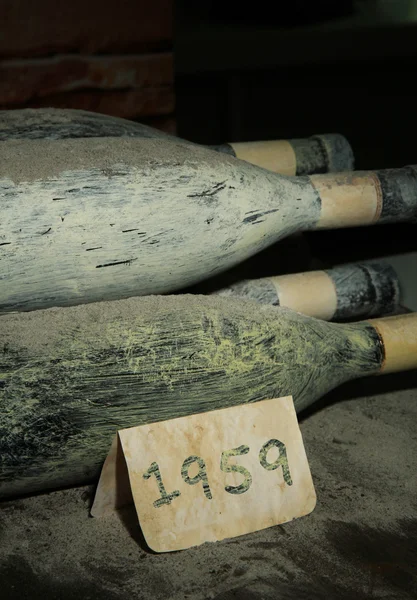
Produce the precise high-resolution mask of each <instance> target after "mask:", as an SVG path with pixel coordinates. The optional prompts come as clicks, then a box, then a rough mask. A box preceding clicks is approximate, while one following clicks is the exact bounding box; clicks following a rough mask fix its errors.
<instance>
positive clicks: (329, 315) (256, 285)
mask: <svg viewBox="0 0 417 600" xmlns="http://www.w3.org/2000/svg"><path fill="white" fill-rule="evenodd" d="M212 293H213V294H216V295H219V296H226V297H229V298H231V297H240V298H246V299H250V300H254V301H255V302H260V303H263V304H271V305H273V306H286V307H287V308H291V309H292V310H295V311H297V312H301V313H303V314H305V315H310V316H311V317H316V318H317V319H324V320H326V321H344V320H346V319H358V318H362V319H364V318H368V317H372V316H381V315H389V314H391V313H394V312H395V311H396V310H397V309H398V308H399V302H400V296H401V290H400V282H399V279H398V275H397V273H396V271H395V269H394V268H393V267H392V266H391V265H390V264H389V263H386V262H383V261H376V262H364V263H352V264H346V265H339V266H336V267H333V268H331V269H324V270H319V271H306V272H301V273H289V274H287V275H277V276H272V277H262V278H259V279H248V280H244V281H238V282H237V283H234V284H232V285H230V286H228V287H225V288H222V289H220V290H215V291H214V292H212Z"/></svg>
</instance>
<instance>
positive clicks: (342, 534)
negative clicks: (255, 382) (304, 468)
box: [0, 371, 417, 600]
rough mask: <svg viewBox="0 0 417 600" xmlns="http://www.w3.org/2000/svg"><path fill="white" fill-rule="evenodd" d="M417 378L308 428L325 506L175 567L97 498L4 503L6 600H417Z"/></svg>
mask: <svg viewBox="0 0 417 600" xmlns="http://www.w3.org/2000/svg"><path fill="white" fill-rule="evenodd" d="M416 401H417V372H415V371H413V372H409V373H398V374H396V375H386V376H381V377H374V378H368V379H366V380H362V381H360V382H355V383H354V384H349V385H345V386H343V387H342V388H339V389H338V390H336V391H335V392H333V393H332V394H330V395H328V396H327V397H326V398H324V399H323V401H322V402H321V403H320V405H319V406H318V405H315V406H314V408H313V409H312V410H311V411H310V413H309V414H304V415H301V416H300V422H301V430H302V434H303V438H304V442H305V446H306V451H307V455H308V457H309V460H310V467H311V470H312V476H313V480H314V483H315V487H316V492H317V496H318V501H317V506H316V509H315V510H314V512H313V513H311V514H310V515H308V516H306V517H304V518H301V519H297V520H294V521H292V522H291V523H288V524H285V525H283V526H278V527H273V528H270V529H266V530H263V531H260V532H257V533H254V534H250V535H246V536H242V537H239V538H234V539H229V540H225V541H223V542H218V543H214V544H206V545H203V546H199V547H197V548H191V549H189V550H186V551H182V552H176V553H172V554H166V555H157V554H152V553H151V552H149V551H148V550H147V549H146V548H145V547H144V543H143V540H142V539H141V536H140V530H139V527H138V523H137V520H136V518H135V513H134V511H133V510H132V509H130V508H129V509H126V510H125V511H124V512H123V513H122V514H121V515H120V516H112V517H108V518H106V519H102V520H101V519H93V518H91V517H90V516H89V506H90V504H91V502H92V498H93V494H94V488H93V487H83V488H76V489H71V490H65V491H57V492H52V493H49V494H44V495H39V496H36V497H35V496H34V497H29V498H25V499H20V500H15V501H8V502H3V503H1V504H0V581H1V597H2V599H4V600H14V599H18V598H19V600H20V599H22V598H31V599H32V600H37V599H38V598H39V599H40V598H42V599H46V598H48V599H49V598H51V599H55V598H56V599H58V598H59V599H60V600H72V599H77V600H78V599H79V598H83V599H84V600H95V599H99V598H100V599H101V600H121V599H123V600H124V599H125V598H126V599H127V598H128V599H129V600H131V599H135V598H140V599H144V600H147V599H148V598H149V599H152V600H159V599H160V600H165V599H172V600H183V599H185V598H193V599H194V598H195V599H196V600H206V599H207V600H208V599H212V600H234V599H242V600H261V599H263V600H272V599H274V600H275V599H290V598H291V599H292V598H297V599H298V600H322V599H323V600H324V599H326V600H332V599H335V600H336V599H338V600H344V599H351V598H355V599H356V600H362V599H365V598H366V599H368V598H376V599H378V598H381V599H384V600H397V599H398V600H408V599H410V600H411V599H415V598H416V597H417V518H416V515H417V478H416V476H415V473H416V462H417V425H416V423H417V402H416Z"/></svg>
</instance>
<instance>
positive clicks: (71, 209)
mask: <svg viewBox="0 0 417 600" xmlns="http://www.w3.org/2000/svg"><path fill="white" fill-rule="evenodd" d="M0 152H1V161H0V197H1V201H2V219H1V227H0V239H1V247H0V251H1V273H0V276H1V277H2V286H1V289H0V312H7V311H10V310H33V309H37V308H47V307H49V306H65V305H72V304H78V303H80V302H94V301H98V300H113V299H121V298H127V297H129V296H137V295H139V296H143V295H149V294H165V293H170V292H173V291H176V290H180V289H181V288H186V287H188V286H191V285H193V284H196V283H198V282H200V281H202V280H204V279H207V278H209V277H212V276H214V275H215V274H219V273H221V272H224V271H225V270H226V269H228V268H230V267H232V266H234V265H237V264H238V263H240V262H242V261H243V260H245V259H247V258H248V257H250V256H253V255H255V254H256V253H257V252H259V251H261V250H263V249H265V248H267V247H268V246H270V245H272V244H273V243H275V242H277V241H278V240H280V239H282V238H284V237H286V236H289V235H290V234H292V233H296V232H298V231H305V230H313V229H323V228H337V227H351V226H354V225H356V226H358V225H373V224H376V223H390V222H399V221H411V220H413V219H415V218H416V216H417V179H416V169H415V167H412V166H410V167H405V168H398V169H387V170H380V171H369V172H358V171H354V172H349V173H336V174H331V173H327V174H324V175H310V176H302V177H289V176H284V175H280V174H277V173H272V172H271V171H268V170H266V169H261V168H259V167H257V166H255V165H251V164H249V163H246V162H245V161H240V160H236V159H235V158H233V157H231V156H228V155H226V154H222V153H218V152H212V151H210V150H207V149H205V148H197V147H191V146H187V145H185V144H180V143H176V142H173V141H171V140H169V141H168V140H166V139H164V140H160V139H139V138H88V139H65V140H23V141H21V140H19V141H17V140H12V141H7V142H2V143H1V146H0Z"/></svg>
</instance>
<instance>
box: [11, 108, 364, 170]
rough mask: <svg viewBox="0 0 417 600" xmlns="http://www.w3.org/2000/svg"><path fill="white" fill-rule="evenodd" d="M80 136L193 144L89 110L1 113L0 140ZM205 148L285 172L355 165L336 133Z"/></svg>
mask: <svg viewBox="0 0 417 600" xmlns="http://www.w3.org/2000/svg"><path fill="white" fill-rule="evenodd" d="M82 137H140V138H160V139H171V140H173V141H177V142H178V143H184V144H189V145H191V146H195V145H196V144H195V143H193V142H189V141H188V140H184V139H181V138H178V137H177V136H173V135H171V134H168V133H165V132H163V131H161V130H159V129H155V128H153V127H150V126H149V125H143V124H142V123H136V122H135V121H130V120H128V119H121V118H118V117H111V116H108V115H102V114H100V113H94V112H91V111H84V110H77V109H65V108H25V109H18V110H3V111H0V141H6V140H24V139H32V140H35V139H49V140H57V139H65V138H82ZM196 146H197V147H198V146H199V145H196ZM206 147H207V148H209V149H211V150H214V151H217V152H224V153H226V154H230V155H231V156H234V157H236V158H239V159H241V160H245V161H247V162H249V163H252V164H255V165H257V166H259V167H262V168H264V169H269V170H271V171H274V172H276V173H282V174H283V175H310V174H313V173H330V172H336V171H352V170H353V169H354V155H353V151H352V148H351V146H350V144H349V142H348V140H347V139H346V138H345V137H344V136H343V135H341V134H339V133H330V134H317V135H312V136H310V137H308V138H295V139H289V140H265V141H255V142H233V143H226V144H219V145H211V146H206Z"/></svg>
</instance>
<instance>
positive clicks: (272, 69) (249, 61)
mask: <svg viewBox="0 0 417 600" xmlns="http://www.w3.org/2000/svg"><path fill="white" fill-rule="evenodd" d="M414 5H416V6H414ZM174 22H175V38H174V65H175V94H176V124H177V134H178V135H180V136H181V137H184V138H186V139H190V140H193V141H196V142H199V143H203V144H217V143H222V142H225V141H234V142H236V141H252V140H262V139H282V138H283V139H285V138H294V137H307V136H309V135H313V134H315V133H325V132H338V133H341V134H343V135H345V136H346V137H347V139H348V140H349V142H350V143H351V145H352V148H353V151H354V154H355V159H356V163H355V168H356V169H380V168H391V167H401V166H404V165H406V164H414V163H416V162H417V151H416V142H415V140H416V134H417V116H416V115H417V111H416V106H417V102H416V100H417V92H416V90H415V81H414V80H415V73H416V66H417V3H415V2H414V3H413V2H408V3H407V2H401V1H400V0H399V1H397V2H384V1H382V2H381V1H380V2H372V1H368V2H366V1H365V2H351V1H347V2H345V1H339V2H330V1H323V0H322V1H314V0H312V1H305V2H302V1H300V0H295V1H292V2H290V3H287V2H277V3H269V2H261V1H258V2H252V3H250V4H248V5H247V7H246V8H244V6H243V3H238V2H227V3H224V2H219V1H212V2H204V3H199V2H189V1H187V0H182V1H177V2H176V5H175V20H174ZM305 237H306V239H307V240H308V242H309V244H310V247H311V251H312V254H313V255H314V256H315V257H316V259H319V261H321V263H322V264H327V265H330V264H335V263H337V262H346V261H350V260H361V259H364V258H374V257H380V256H382V255H385V254H388V255H390V254H399V253H403V252H410V251H413V250H416V249H417V243H416V241H415V237H416V226H415V225H414V226H413V225H410V224H399V225H398V226H397V225H395V226H393V225H389V226H378V227H377V228H372V229H370V228H365V229H362V228H354V229H352V228H350V229H347V230H337V231H321V232H309V233H307V234H305ZM416 277H417V274H416Z"/></svg>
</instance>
